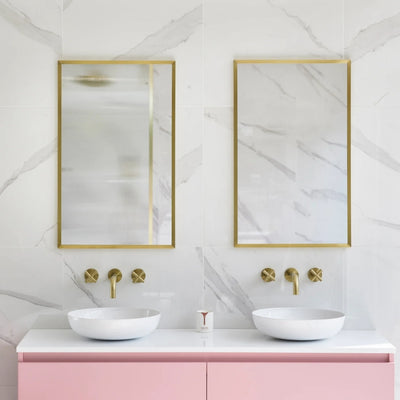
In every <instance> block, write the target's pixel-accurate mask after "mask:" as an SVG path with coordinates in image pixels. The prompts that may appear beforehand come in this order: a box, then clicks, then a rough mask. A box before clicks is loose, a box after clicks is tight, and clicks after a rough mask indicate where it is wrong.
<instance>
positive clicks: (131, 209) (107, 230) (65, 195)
mask: <svg viewBox="0 0 400 400" xmlns="http://www.w3.org/2000/svg"><path fill="white" fill-rule="evenodd" d="M174 71H175V64H174V62H172V61H166V62H139V61H135V62H130V61H127V62H124V61H120V62H84V61H82V62H79V61H60V62H59V155H60V159H59V246H60V247H137V246H138V247H147V246H150V247H158V246H162V247H170V246H173V245H174V189H173V188H174V165H173V161H174V160H173V152H174V118H175V115H174V96H175V94H174V84H175V82H174Z"/></svg>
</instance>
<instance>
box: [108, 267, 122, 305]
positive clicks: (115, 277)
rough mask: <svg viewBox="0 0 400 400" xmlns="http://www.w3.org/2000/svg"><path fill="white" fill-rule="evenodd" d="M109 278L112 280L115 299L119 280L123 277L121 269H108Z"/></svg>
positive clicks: (112, 293) (112, 295)
mask: <svg viewBox="0 0 400 400" xmlns="http://www.w3.org/2000/svg"><path fill="white" fill-rule="evenodd" d="M108 279H109V280H110V282H111V298H112V299H115V296H116V286H117V282H119V281H120V280H121V279H122V273H121V271H120V270H119V269H117V268H113V269H110V270H109V271H108Z"/></svg>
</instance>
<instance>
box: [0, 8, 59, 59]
mask: <svg viewBox="0 0 400 400" xmlns="http://www.w3.org/2000/svg"><path fill="white" fill-rule="evenodd" d="M0 17H2V18H3V19H4V20H5V21H7V22H8V23H10V24H11V25H12V26H13V27H14V28H15V29H17V30H18V31H19V32H20V33H22V34H23V35H25V36H26V37H28V38H30V39H32V40H35V41H37V42H39V43H42V44H44V45H46V46H48V47H50V48H52V49H53V50H54V52H55V53H56V54H59V55H60V54H61V36H60V35H59V34H57V33H54V32H50V31H48V30H46V29H42V28H41V27H40V26H37V25H35V24H34V23H33V22H32V20H31V18H30V17H29V16H28V15H27V14H25V13H24V12H23V11H22V10H19V9H18V8H17V7H16V6H15V5H13V4H12V2H10V1H7V0H2V1H1V2H0Z"/></svg>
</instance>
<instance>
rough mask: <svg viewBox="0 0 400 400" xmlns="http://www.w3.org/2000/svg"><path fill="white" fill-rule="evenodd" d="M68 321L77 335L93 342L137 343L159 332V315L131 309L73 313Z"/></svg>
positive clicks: (103, 309)
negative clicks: (122, 341)
mask: <svg viewBox="0 0 400 400" xmlns="http://www.w3.org/2000/svg"><path fill="white" fill-rule="evenodd" d="M68 321H69V324H70V325H71V328H72V329H73V330H74V331H75V332H76V333H78V334H79V335H81V336H85V337H88V338H91V339H100V340H125V339H136V338H140V337H143V336H146V335H148V334H150V333H151V332H153V331H154V330H155V329H156V328H157V326H158V323H159V321H160V312H159V311H156V310H150V309H146V308H131V307H104V308H85V309H82V310H75V311H70V312H69V313H68Z"/></svg>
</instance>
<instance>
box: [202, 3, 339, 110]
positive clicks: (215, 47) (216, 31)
mask: <svg viewBox="0 0 400 400" xmlns="http://www.w3.org/2000/svg"><path fill="white" fill-rule="evenodd" d="M341 4H342V3H341V2H340V4H339V6H338V2H337V1H334V0H324V1H317V0H301V1H296V2H293V1H287V0H267V1H265V0H251V1H243V0H234V1H232V0H205V4H204V32H205V67H204V71H205V102H206V106H208V107H211V106H231V105H232V101H233V84H232V82H233V65H232V61H233V59H268V58H342V49H343V48H342V46H343V40H342V27H343V21H342V17H343V13H342V7H341ZM328 15H329V18H327V16H328Z"/></svg>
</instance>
